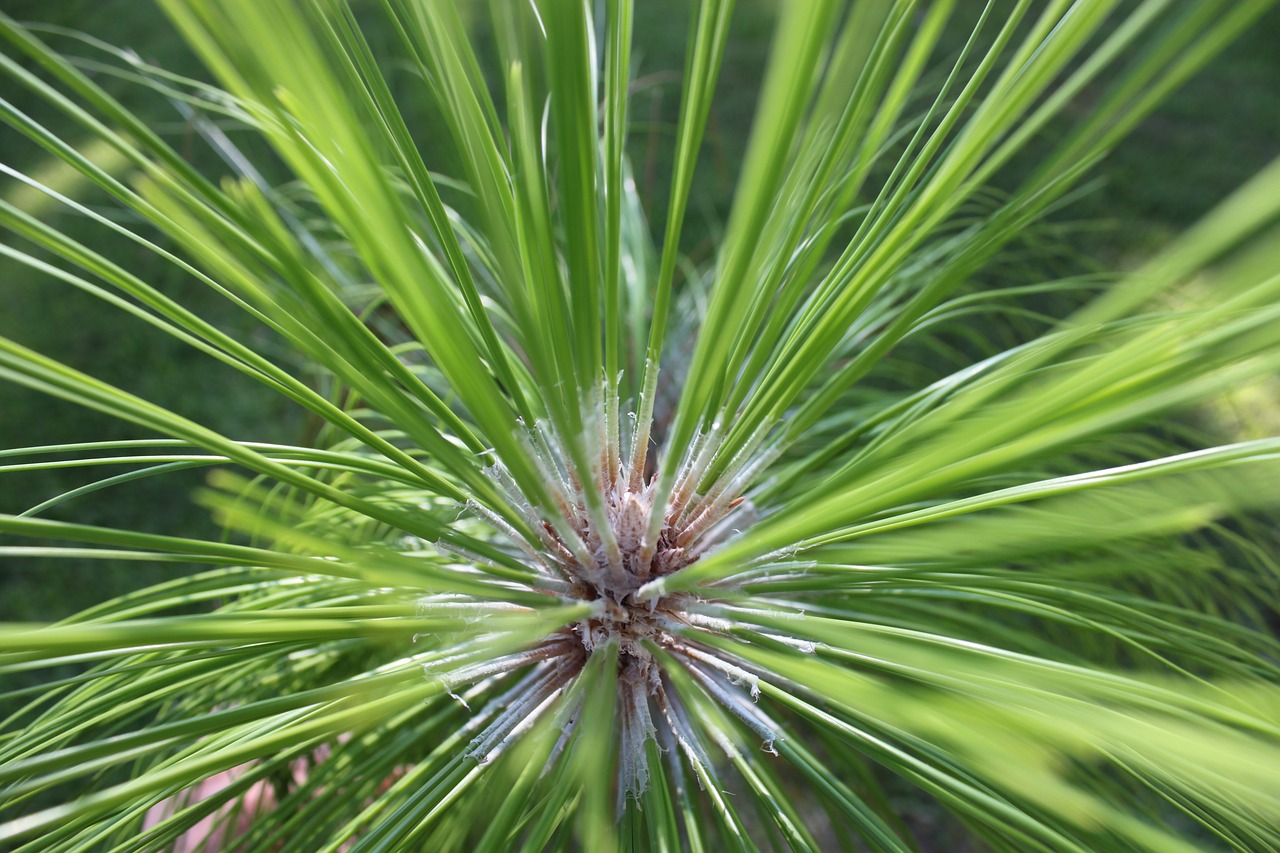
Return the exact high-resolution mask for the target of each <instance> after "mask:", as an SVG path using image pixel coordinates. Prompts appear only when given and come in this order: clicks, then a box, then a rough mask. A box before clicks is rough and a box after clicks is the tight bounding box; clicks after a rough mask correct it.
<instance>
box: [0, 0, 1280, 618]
mask: <svg viewBox="0 0 1280 853" xmlns="http://www.w3.org/2000/svg"><path fill="white" fill-rule="evenodd" d="M686 5H687V4H685V3H683V2H674V0H670V1H667V0H664V2H652V0H650V2H644V3H639V4H637V6H638V9H637V22H636V23H637V43H638V48H637V53H638V57H639V59H640V68H641V69H642V71H641V77H640V79H638V80H637V82H636V87H637V89H638V91H639V94H638V96H637V98H636V100H635V107H634V114H633V120H634V131H633V136H632V139H631V148H630V150H631V154H632V158H633V163H634V167H635V171H636V176H637V180H638V181H639V182H640V184H641V186H642V187H644V188H646V189H647V191H648V192H649V196H650V198H651V207H650V209H651V210H657V211H661V210H663V209H664V205H665V196H666V192H665V182H666V175H667V169H666V167H667V164H668V157H669V151H670V146H671V142H672V136H673V126H674V120H675V116H676V113H677V109H678V100H679V76H678V68H679V67H680V65H681V62H682V60H683V53H684V47H683V37H684V31H683V28H684V23H685V13H684V11H683V10H684V8H685V7H686ZM976 5H977V4H976V3H974V2H964V3H962V4H961V12H960V17H961V18H963V17H965V16H967V15H972V13H973V10H974V8H976ZM0 8H3V9H4V10H5V11H6V12H7V13H8V14H10V15H13V16H14V17H17V18H19V19H21V20H40V21H44V22H47V23H50V24H55V25H59V26H66V27H74V28H78V29H81V30H83V31H86V32H89V33H92V34H94V35H96V36H97V37H99V38H101V39H103V40H105V41H107V42H109V43H112V44H117V45H121V46H127V47H131V48H133V49H135V50H136V51H137V52H138V53H140V54H141V55H143V56H144V57H146V58H148V59H150V60H153V61H155V62H157V63H158V64H161V65H165V66H167V67H174V68H182V69H189V68H190V67H191V61H190V57H189V56H188V55H187V53H186V52H185V49H184V48H183V47H182V45H181V44H180V42H179V41H178V40H177V39H176V38H175V37H174V35H173V33H172V31H171V30H170V29H169V27H168V26H167V24H166V23H165V22H164V20H163V19H162V18H161V17H160V16H159V15H158V14H155V13H154V12H153V11H152V10H151V9H150V7H149V6H146V5H145V4H139V3H137V2H135V0H63V2H58V3H49V2H47V0H37V2H32V0H0ZM771 9H772V3H771V2H769V0H742V2H740V3H739V15H738V19H737V23H736V24H735V27H736V28H735V31H734V35H733V37H732V39H731V42H730V48H729V52H728V54H727V56H726V60H725V67H724V71H723V74H722V78H721V87H720V94H719V96H718V98H717V100H716V103H715V107H714V110H713V117H712V124H711V128H710V133H709V136H708V140H707V145H706V148H705V153H704V157H703V163H702V166H701V170H700V173H699V175H698V180H697V184H696V188H695V199H696V201H695V207H694V212H693V215H692V216H691V219H690V223H689V224H690V228H689V231H690V234H689V238H688V241H687V244H686V246H685V248H686V249H687V250H688V251H689V252H690V253H692V254H694V255H699V254H704V253H706V252H708V251H709V249H710V245H711V243H710V240H709V235H711V234H713V233H714V232H715V230H716V228H717V227H718V225H719V223H721V222H722V221H723V219H724V217H725V215H726V212H727V208H728V201H729V199H730V197H731V194H732V189H733V183H734V179H735V174H736V164H737V163H738V162H739V160H740V158H741V156H742V151H743V146H744V142H745V129H746V127H747V126H748V125H749V122H750V118H751V114H752V111H753V109H754V100H755V92H756V91H757V87H758V81H759V74H760V71H761V69H762V67H763V64H764V61H765V58H766V56H767V51H768V38H769V32H770V22H771V16H772V12H771ZM1277 44H1280V13H1275V12H1273V13H1272V14H1270V15H1268V16H1267V17H1266V18H1265V19H1264V20H1263V21H1262V22H1261V23H1260V24H1259V25H1258V26H1257V27H1256V28H1255V29H1254V30H1253V31H1252V32H1250V33H1249V34H1247V36H1246V37H1245V38H1244V39H1243V40H1242V41H1241V42H1240V43H1238V44H1237V45H1236V46H1235V47H1234V48H1233V49H1231V50H1229V51H1228V52H1227V53H1225V54H1224V55H1223V56H1221V57H1220V58H1219V59H1218V60H1217V61H1216V62H1215V63H1214V64H1213V66H1212V67H1211V68H1210V69H1208V71H1207V72H1206V73H1204V74H1202V75H1201V76H1200V77H1199V78H1197V79H1196V80H1195V81H1193V82H1192V83H1190V84H1189V85H1188V86H1186V87H1185V88H1184V89H1183V90H1182V91H1181V92H1179V93H1178V95H1177V96H1176V97H1175V98H1173V99H1172V100H1171V101H1169V102H1168V103H1167V104H1166V105H1165V106H1164V107H1163V108H1162V109H1161V110H1160V111H1159V112H1158V113H1157V114H1156V115H1155V116H1153V117H1152V118H1151V119H1149V120H1148V121H1147V122H1146V123H1145V124H1143V126H1142V127H1141V128H1140V129H1139V130H1138V132H1137V133H1136V134H1135V135H1134V136H1133V137H1131V138H1130V139H1129V140H1128V141H1127V142H1126V143H1125V144H1124V145H1123V146H1122V147H1121V148H1119V149H1118V150H1117V151H1116V152H1115V154H1114V156H1113V157H1112V158H1111V160H1110V161H1109V162H1108V163H1107V164H1106V166H1105V167H1104V168H1103V169H1102V171H1101V173H1100V175H1101V177H1102V179H1103V182H1102V185H1101V186H1100V187H1099V188H1098V189H1097V190H1096V191H1095V192H1094V193H1093V194H1092V195H1090V196H1089V197H1088V198H1086V199H1085V200H1084V201H1082V202H1080V203H1079V204H1078V205H1077V206H1076V207H1075V208H1074V209H1073V211H1072V212H1071V213H1070V216H1071V217H1072V218H1076V219H1080V220H1087V221H1089V222H1091V223H1096V224H1097V225H1098V226H1099V227H1097V228H1094V229H1092V230H1090V231H1089V232H1088V233H1087V234H1085V235H1084V236H1083V237H1082V239H1083V241H1084V242H1083V244H1082V248H1083V250H1084V251H1085V253H1086V254H1089V255H1092V256H1094V257H1095V258H1097V259H1099V260H1101V261H1102V262H1103V263H1105V264H1107V265H1120V266H1123V265H1126V264H1128V263H1132V261H1133V260H1134V259H1135V258H1138V257H1141V256H1142V255H1144V254H1145V253H1147V252H1148V251H1150V249H1151V248H1152V247H1153V246H1154V245H1157V244H1159V243H1160V242H1162V241H1163V240H1165V239H1167V238H1168V237H1169V236H1171V235H1173V234H1176V233H1177V231H1178V230H1179V229H1181V228H1183V227H1184V226H1186V225H1187V224H1189V223H1190V222H1192V221H1194V220H1195V219H1196V218H1197V217H1198V216H1199V215H1201V214H1202V213H1203V212H1204V211H1205V210H1207V209H1208V208H1209V207H1210V206H1211V205H1212V204H1213V203H1214V202H1216V201H1217V200H1219V199H1221V198H1222V197H1223V196H1224V195H1225V194H1226V193H1228V192H1229V191H1230V190H1232V189H1233V188H1234V187H1236V186H1237V185H1239V184H1240V183H1241V182H1242V181H1244V180H1245V179H1246V178H1248V177H1249V176H1250V175H1251V174H1252V173H1254V172H1255V171H1256V170H1257V169H1258V168H1259V167H1261V166H1262V165H1263V164H1265V163H1266V162H1268V161H1269V160H1270V159H1271V158H1273V157H1275V156H1276V155H1277V154H1280V142H1278V140H1280V109H1277V108H1276V104H1277V102H1278V101H1277V97H1278V96H1280V52H1278V51H1276V49H1275V45H1277ZM402 85H405V84H404V82H403V81H402ZM109 88H111V89H112V90H113V91H116V92H118V93H119V95H120V97H121V98H122V100H124V101H126V103H128V104H129V105H130V106H132V107H135V108H136V109H138V110H139V111H140V112H141V113H142V114H143V115H145V116H146V117H148V118H149V119H152V120H154V121H155V122H156V123H157V126H158V127H160V128H161V129H162V130H164V132H166V133H167V134H169V135H170V136H171V137H172V138H173V139H174V140H175V141H176V143H177V144H178V145H179V147H180V148H181V149H182V150H184V151H185V150H190V151H191V152H192V156H194V157H200V156H202V155H200V153H199V147H198V146H192V145H191V144H190V143H191V140H190V139H189V133H188V132H187V129H186V128H185V127H184V126H183V124H182V123H181V121H180V120H179V119H178V118H177V116H176V115H175V114H173V112H172V111H171V110H169V108H168V107H167V106H166V105H165V104H163V103H160V102H155V101H153V100H150V99H148V98H146V97H144V96H142V95H141V94H140V93H139V92H138V91H137V90H136V89H131V88H130V87H128V86H125V85H123V84H120V83H118V82H113V83H111V84H110V86H109ZM6 97H9V98H11V99H12V100H14V102H15V103H16V105H17V106H18V107H19V108H20V109H24V110H31V111H32V113H33V114H34V115H36V116H38V117H40V118H42V119H46V118H48V117H49V115H50V113H49V111H48V109H47V108H45V107H43V105H41V104H39V103H37V102H36V101H35V100H34V99H32V98H30V97H26V96H25V94H24V93H21V92H15V93H13V94H12V95H10V94H9V93H6ZM70 138H71V139H73V140H74V139H75V136H74V135H71V136H70ZM0 152H2V153H0V159H3V160H4V161H5V162H6V163H8V164H10V165H13V166H16V167H17V168H20V169H24V170H44V174H45V175H46V176H47V177H48V179H49V180H50V181H51V182H53V183H55V184H57V183H60V182H61V183H62V184H63V185H64V186H65V187H66V189H68V190H74V189H76V186H75V182H74V179H73V177H72V175H71V174H70V173H69V171H66V170H59V169H57V168H56V167H53V166H51V164H49V163H48V162H47V161H46V160H45V159H44V158H42V157H41V156H40V155H39V154H38V152H35V151H34V150H33V149H32V148H31V147H30V146H28V145H25V144H23V143H21V142H20V141H19V140H16V139H15V138H14V136H13V135H12V134H10V133H7V132H4V133H3V134H0ZM104 156H105V155H104ZM0 193H3V194H4V195H5V197H6V198H9V199H11V200H12V199H18V198H22V190H21V189H20V188H17V187H15V186H13V185H12V182H6V183H2V184H0ZM87 199H88V201H90V202H95V201H96V202H101V201H102V199H95V198H94V197H93V196H92V195H91V194H90V195H88V196H87ZM23 203H24V204H31V203H32V201H31V199H30V197H29V196H28V197H27V198H26V200H25V201H23ZM42 215H44V216H47V217H50V218H51V219H52V221H53V222H54V223H55V224H56V225H58V226H59V227H65V228H66V229H67V230H68V231H70V232H72V233H74V234H76V235H78V236H81V235H82V236H85V237H86V238H88V239H92V238H90V237H89V235H90V234H91V232H92V229H88V228H86V227H85V226H84V223H82V222H78V221H74V220H71V219H68V218H66V217H65V216H64V215H60V214H56V213H55V212H53V211H52V210H48V209H45V210H44V211H42ZM654 225H655V226H656V227H660V225H661V223H660V222H655V223H654ZM94 245H95V248H101V250H103V251H106V252H110V253H112V256H113V257H114V258H115V259H116V260H117V261H119V262H121V263H123V264H125V265H126V266H128V267H129V268H130V269H131V270H133V271H134V272H136V273H138V274H139V275H141V276H142V277H143V278H144V279H146V280H147V281H149V282H151V283H152V284H154V285H157V286H159V287H161V288H162V289H163V290H165V292H167V293H169V294H171V295H174V296H176V297H178V298H180V299H181V300H182V301H184V302H185V303H186V304H188V305H191V306H192V307H196V308H198V309H200V310H201V311H203V312H204V313H205V314H206V315H207V316H209V317H211V318H214V319H215V320H217V321H218V322H219V323H220V324H221V325H223V326H224V327H226V328H228V329H230V330H232V331H234V332H236V333H237V334H240V335H247V336H262V337H261V340H262V341H263V342H264V343H265V344H267V345H268V346H269V345H270V341H269V339H267V338H266V337H265V336H264V334H265V333H264V332H262V330H260V329H257V328H254V327H253V326H252V325H251V324H249V323H247V322H246V321H245V320H244V319H243V318H240V317H239V316H237V315H236V314H235V312H234V311H231V310H228V309H227V307H226V306H225V305H224V304H221V303H220V301H219V300H218V298H217V297H215V296H213V295H211V294H210V293H208V292H207V291H205V290H204V289H203V288H202V287H200V286H199V285H196V284H194V283H193V282H191V281H190V280H188V279H186V278H184V277H183V276H181V275H178V274H175V273H174V271H173V270H172V269H166V268H165V267H164V266H163V265H162V264H160V263H158V262H156V261H155V260H154V259H153V258H151V257H149V256H147V255H146V254H145V253H142V252H139V251H137V250H134V249H132V248H124V249H121V248H120V247H119V246H116V245H114V244H112V245H109V246H101V247H99V246H98V243H97V242H95V244H94ZM0 288H2V289H3V290H2V294H3V296H2V299H0V305H3V308H2V309H0V334H4V335H7V336H9V337H12V338H15V339H16V340H18V341H20V342H21V343H23V344H26V345H28V346H31V347H33V348H35V349H37V350H39V351H41V352H45V353H48V354H49V355H52V356H54V357H56V358H58V359H61V360H64V361H65V362H66V363H68V364H71V365H73V366H75V367H77V368H79V369H82V370H84V371H86V372H88V373H91V374H93V375H95V376H98V377H100V378H102V379H105V380H106V381H108V382H112V383H116V384H118V385H120V386H122V387H124V388H126V389H128V390H130V391H133V392H135V393H137V394H139V395H141V396H143V397H146V398H149V399H155V400H159V401H163V402H164V403H165V404H166V405H169V406H171V407H172V408H174V409H175V410H177V411H179V412H181V413H183V414H185V415H187V416H189V417H192V418H194V419H196V420H198V421H200V422H203V423H205V424H208V425H210V426H213V427H215V428H217V429H220V430H222V431H224V432H226V433H228V434H230V435H233V436H246V437H252V438H254V439H256V440H266V441H270V440H286V441H288V440H298V438H299V436H300V435H302V434H303V432H304V431H305V429H306V424H305V423H303V422H302V420H301V419H300V418H299V417H298V416H297V415H296V414H295V413H292V412H290V411H289V410H288V409H287V408H286V407H285V406H283V405H282V404H281V402H280V401H279V399H278V398H276V397H274V396H272V395H269V394H266V393H264V392H263V391H262V390H261V389H259V388H258V387H256V386H255V385H253V384H252V383H250V382H248V381H246V380H243V379H242V378H241V377H240V376H239V375H238V374H235V373H234V372H232V371H230V370H229V369H226V368H223V367H221V366H219V365H217V364H216V363H214V362H213V361H211V360H209V359H207V358H205V357H203V356H200V355H198V354H195V353H193V352H191V351H189V350H187V349H186V348H184V347H183V346H181V345H180V344H178V343H177V342H175V341H173V340H172V339H171V338H168V337H167V336H165V335H162V334H158V333H154V332H152V331H150V330H149V329H147V328H145V327H144V326H142V325H141V324H139V323H137V322H135V321H132V320H130V319H128V318H125V317H123V316H122V315H119V314H118V313H115V312H112V311H110V310H108V309H105V308H103V307H102V305H101V304H100V303H99V302H98V301H96V300H94V299H92V298H90V297H87V296H85V295H83V294H79V293H76V292H73V291H72V290H71V289H70V288H69V287H67V286H65V285H63V284H60V283H55V282H51V281H49V280H48V279H47V278H44V277H41V276H39V275H36V274H32V273H29V272H27V271H26V270H23V269H18V268H15V266H14V265H13V264H11V263H6V264H5V265H4V267H3V274H2V275H0ZM140 434H141V433H140V432H139V431H138V430H137V429H135V428H133V427H130V426H128V425H122V424H119V423H116V422H114V421H111V420H109V419H106V418H103V417H101V416H98V415H96V414H95V413H92V412H87V411H85V410H83V409H80V408H78V407H75V406H72V405H70V404H66V403H62V402H60V401H54V400H50V399H48V398H46V397H43V396H39V395H36V394H33V393H30V392H28V391H26V390H25V389H21V388H16V387H14V386H12V385H8V384H0V449H4V448H12V447H20V446H24V445H31V444H52V443H59V442H68V441H77V440H85V439H90V438H92V439H111V438H127V437H136V436H138V435H140ZM202 476H203V475H202V474H200V473H198V472H195V473H188V474H186V475H182V476H178V477H168V478H164V479H157V480H151V481H143V482H140V483H136V484H132V485H129V486H125V487H119V488H115V489H112V490H110V491H108V492H102V493H99V494H96V495H90V496H87V497H85V498H79V499H76V500H73V501H71V502H68V503H66V504H64V505H62V506H61V507H59V508H57V509H56V510H55V511H54V512H53V514H55V515H58V516H60V517H73V518H75V519H77V520H79V521H82V522H86V523H92V524H102V525H110V526H120V527H130V528H138V529H144V530H153V531H163V532H180V533H183V534H187V535H210V534H213V533H214V529H213V527H212V525H211V523H210V521H209V520H208V518H207V516H206V514H205V513H204V511H203V510H201V509H199V508H196V507H194V506H193V505H191V504H190V502H189V501H187V500H186V499H185V496H186V495H187V494H188V493H189V492H190V490H191V489H193V488H194V487H195V486H196V485H198V483H199V482H200V481H201V479H202ZM84 481H85V477H84V475H83V474H82V473H74V472H68V473H61V472H55V473H53V474H50V473H42V474H39V475H31V474H26V475H21V474H7V475H3V476H0V511H2V512H18V511H22V510H23V509H25V508H27V507H29V506H32V505H33V504H35V503H38V502H39V501H41V500H44V499H46V498H48V497H50V496H52V495H55V494H57V493H59V492H61V491H64V490H66V489H68V488H72V487H74V486H76V485H78V484H80V483H82V482H84ZM172 571H173V569H172V568H167V569H159V568H155V567H143V568H138V567H137V566H128V565H112V564H104V563H84V564H76V565H70V566H68V565H65V564H58V565H54V564H49V563H43V562H36V561H24V560H16V559H11V560H7V561H5V562H4V563H3V564H0V616H2V617H4V618H8V619H48V618H54V617H57V616H59V615H62V614H65V613H67V612H69V611H71V610H74V609H76V608H77V607H79V606H82V605H84V604H87V603H90V602H92V601H97V600H100V599H101V598H103V597H104V596H106V595H109V594H111V593H113V592H119V591H122V590H125V589H131V588H136V587H137V586H139V585H141V584H143V583H146V582H149V581H152V580H155V579H157V578H159V577H160V576H161V575H162V574H168V573H171V572H172Z"/></svg>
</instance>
